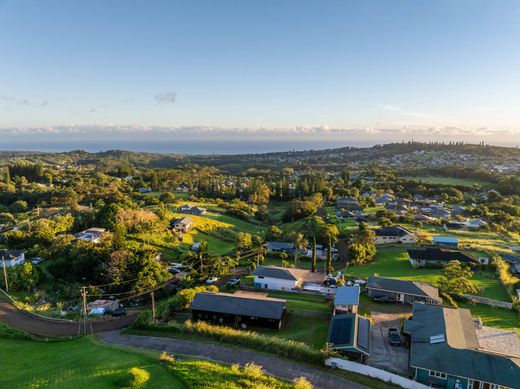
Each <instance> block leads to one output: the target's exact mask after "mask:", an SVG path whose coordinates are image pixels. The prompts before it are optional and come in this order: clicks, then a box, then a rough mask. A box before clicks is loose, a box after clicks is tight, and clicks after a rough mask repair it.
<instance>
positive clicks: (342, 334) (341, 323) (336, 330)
mask: <svg viewBox="0 0 520 389" xmlns="http://www.w3.org/2000/svg"><path fill="white" fill-rule="evenodd" d="M352 319H353V317H345V318H340V319H335V320H334V322H333V324H332V331H331V336H330V338H331V339H330V340H331V343H333V344H334V345H341V344H352V325H353V320H352Z"/></svg>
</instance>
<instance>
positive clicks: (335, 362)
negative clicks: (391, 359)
mask: <svg viewBox="0 0 520 389" xmlns="http://www.w3.org/2000/svg"><path fill="white" fill-rule="evenodd" d="M325 364H326V365H327V366H330V367H334V368H338V369H342V370H347V371H351V372H353V373H358V374H361V375H364V376H369V377H373V378H378V379H380V380H382V381H385V382H390V383H392V384H395V385H399V386H400V387H401V388H405V389H430V387H429V386H426V385H423V384H421V383H419V382H417V381H412V380H409V379H408V378H404V377H401V376H400V375H397V374H392V373H389V372H387V371H385V370H381V369H376V368H375V367H372V366H367V365H362V364H361V363H356V362H352V361H347V360H346V359H341V358H329V359H327V360H326V361H325Z"/></svg>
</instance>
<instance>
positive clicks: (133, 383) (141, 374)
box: [115, 367, 150, 388]
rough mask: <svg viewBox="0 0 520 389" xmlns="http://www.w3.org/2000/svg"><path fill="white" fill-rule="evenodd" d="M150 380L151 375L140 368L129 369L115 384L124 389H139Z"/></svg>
mask: <svg viewBox="0 0 520 389" xmlns="http://www.w3.org/2000/svg"><path fill="white" fill-rule="evenodd" d="M149 379H150V373H148V372H147V371H146V370H143V369H140V368H138V367H132V368H131V369H129V370H128V371H127V372H126V373H125V374H124V376H123V377H120V378H119V379H118V380H117V381H116V382H115V384H116V385H118V386H121V387H124V388H138V387H140V386H142V385H144V384H145V383H146V382H148V380H149Z"/></svg>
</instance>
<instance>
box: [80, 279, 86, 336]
mask: <svg viewBox="0 0 520 389" xmlns="http://www.w3.org/2000/svg"><path fill="white" fill-rule="evenodd" d="M81 294H82V296H83V334H84V335H87V287H86V286H83V287H82V288H81Z"/></svg>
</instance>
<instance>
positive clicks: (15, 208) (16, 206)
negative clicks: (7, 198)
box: [9, 200, 29, 213]
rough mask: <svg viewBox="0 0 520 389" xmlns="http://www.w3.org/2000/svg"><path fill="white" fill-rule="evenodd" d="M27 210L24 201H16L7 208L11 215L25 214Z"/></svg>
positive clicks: (27, 207) (27, 206)
mask: <svg viewBox="0 0 520 389" xmlns="http://www.w3.org/2000/svg"><path fill="white" fill-rule="evenodd" d="M28 209H29V205H28V204H27V201H24V200H17V201H15V202H14V203H12V204H11V205H10V206H9V212H11V213H22V212H27V210H28Z"/></svg>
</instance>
